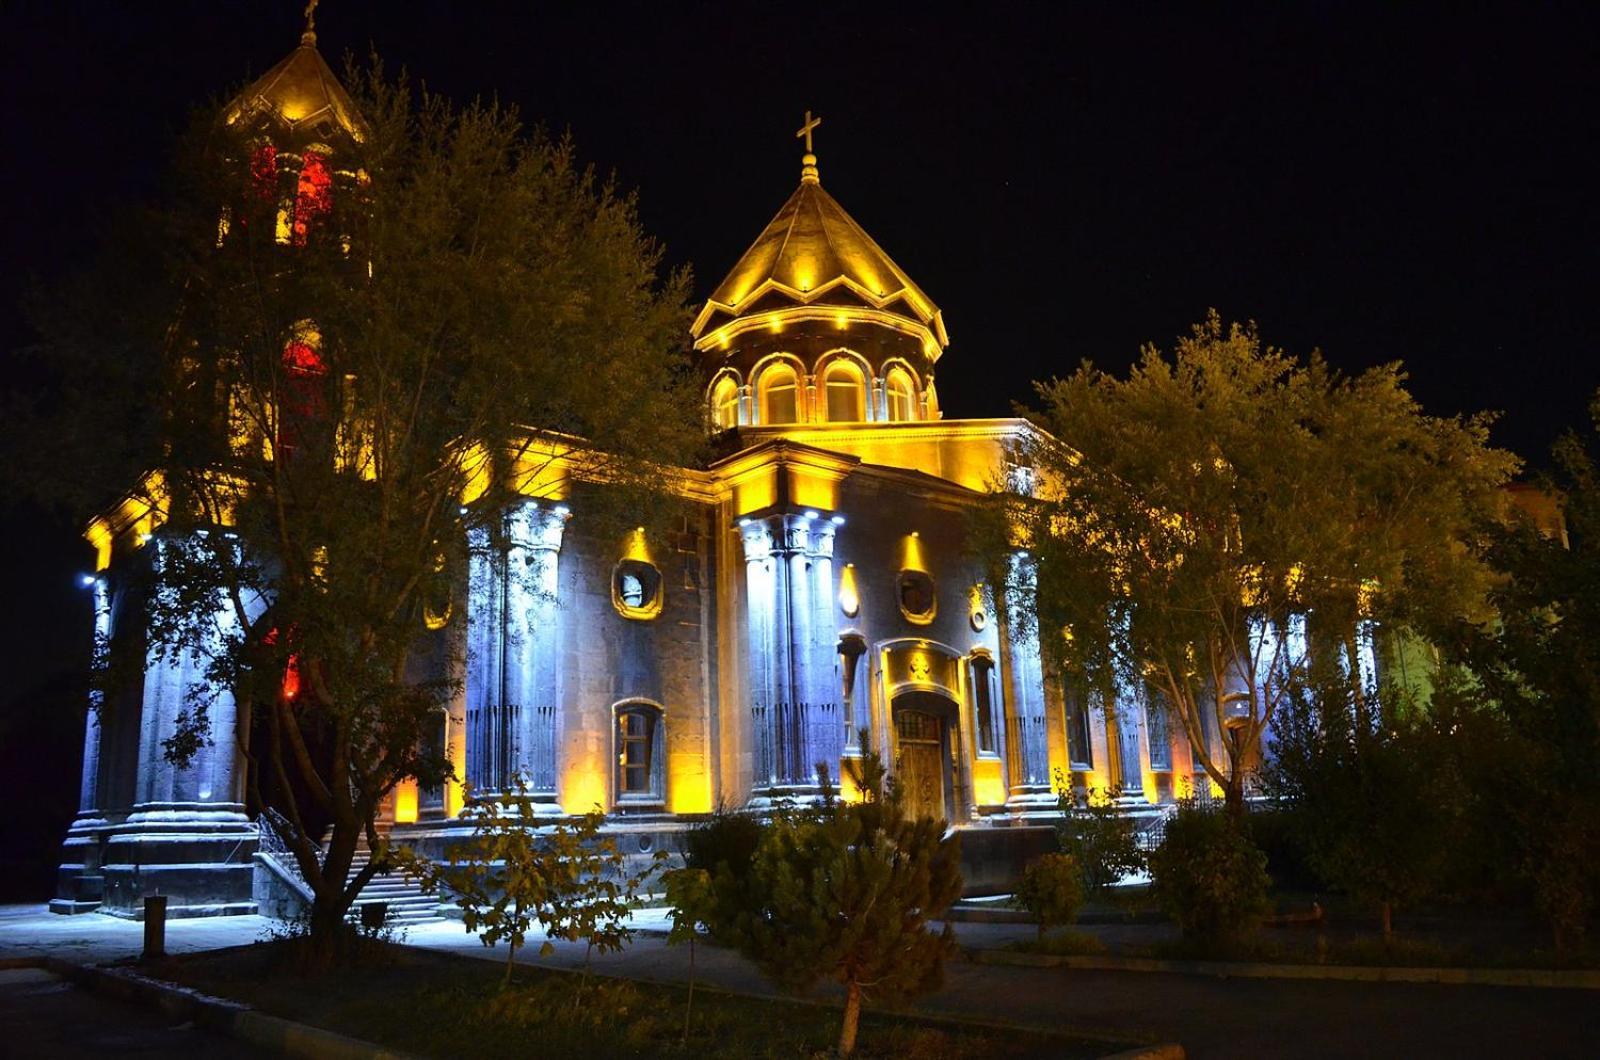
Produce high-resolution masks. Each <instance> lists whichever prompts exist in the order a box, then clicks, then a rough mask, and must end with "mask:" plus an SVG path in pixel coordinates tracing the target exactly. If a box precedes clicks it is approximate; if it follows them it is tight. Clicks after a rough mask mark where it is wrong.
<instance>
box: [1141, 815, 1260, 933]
mask: <svg viewBox="0 0 1600 1060" xmlns="http://www.w3.org/2000/svg"><path fill="white" fill-rule="evenodd" d="M1266 866H1267V858H1266V855H1264V854H1262V853H1261V851H1259V850H1257V849H1256V848H1255V847H1254V846H1252V845H1251V844H1250V840H1249V838H1248V837H1247V836H1246V835H1245V834H1244V831H1243V830H1242V829H1241V828H1240V826H1239V824H1238V822H1237V821H1235V820H1234V819H1233V818H1232V817H1231V816H1229V815H1228V814H1225V813H1219V812H1217V811H1216V810H1215V809H1213V808H1212V807H1210V806H1204V805H1201V804H1200V803H1196V802H1193V801H1186V802H1183V803H1180V804H1179V806H1178V810H1177V812H1176V813H1174V814H1173V815H1172V816H1171V817H1170V818H1168V819H1167V824H1166V835H1165V837H1164V838H1163V839H1162V842H1161V845H1160V846H1159V847H1157V848H1156V849H1155V850H1154V851H1153V852H1152V853H1151V854H1150V880H1151V891H1152V893H1153V894H1154V895H1155V897H1156V900H1157V901H1158V902H1160V903H1161V907H1162V908H1163V909H1164V910H1166V912H1167V915H1168V916H1170V917H1172V919H1173V920H1174V921H1176V922H1177V924H1178V927H1179V928H1180V929H1181V930H1182V931H1183V937H1184V938H1185V939H1186V940H1188V941H1190V942H1194V943H1198V944H1200V945H1205V946H1215V945H1218V944H1224V943H1227V942H1229V941H1231V940H1232V939H1233V938H1234V937H1236V936H1237V935H1238V934H1239V932H1240V931H1242V930H1244V929H1245V928H1246V927H1248V926H1250V925H1251V924H1252V923H1253V922H1254V921H1255V920H1256V919H1257V918H1258V917H1260V916H1261V915H1262V914H1264V913H1265V912H1266V911H1267V909H1268V902H1267V889H1268V888H1269V887H1270V886H1271V884H1272V881H1271V880H1270V879H1269V878H1268V877H1267V867H1266Z"/></svg>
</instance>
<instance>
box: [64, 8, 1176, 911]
mask: <svg viewBox="0 0 1600 1060" xmlns="http://www.w3.org/2000/svg"><path fill="white" fill-rule="evenodd" d="M236 107H237V108H238V109H239V112H240V113H249V114H258V115H265V116H266V118H268V119H274V120H276V122H277V125H276V126H275V128H279V129H280V130H281V131H282V135H283V137H284V141H283V143H282V144H281V145H280V150H279V158H280V159H282V160H288V161H287V162H286V163H285V164H292V162H293V160H294V159H295V158H296V155H295V153H294V150H298V151H299V155H298V157H300V158H302V159H308V158H311V157H313V156H312V154H311V152H310V151H309V149H305V148H304V143H303V141H304V140H305V138H306V137H316V138H318V140H319V142H334V141H335V140H336V137H337V134H338V132H339V130H340V129H348V128H350V127H351V123H353V122H357V121H359V118H358V116H356V115H355V114H354V108H353V107H352V105H351V103H350V101H349V98H348V97H347V96H346V95H345V94H344V92H343V90H342V89H341V88H340V87H339V86H338V83H337V81H336V80H335V79H334V77H333V75H332V73H331V71H329V70H328V68H327V66H326V64H325V63H324V62H323V60H322V58H321V56H320V55H319V54H318V53H317V50H316V47H315V38H314V36H313V35H311V34H309V33H308V34H307V36H306V38H305V40H304V41H303V42H302V44H301V46H300V47H299V48H297V49H296V50H295V51H294V52H293V53H292V54H291V55H290V56H289V57H288V58H286V59H285V60H284V61H283V62H282V63H280V64H279V66H277V67H275V68H274V69H273V70H272V71H269V72H268V73H267V74H266V75H265V76H264V77H263V78H261V79H260V80H259V81H258V82H256V84H254V85H252V86H251V87H250V88H249V89H247V90H246V92H245V94H244V95H243V96H241V97H240V100H239V102H238V103H237V104H236ZM808 118H809V116H808ZM813 125H814V123H812V122H810V121H809V120H808V124H807V127H806V128H805V129H803V130H802V132H803V133H804V134H806V138H807V144H806V147H807V150H806V153H805V154H804V156H803V159H802V168H801V176H800V183H799V185H798V187H797V188H796V189H795V190H794V192H793V194H792V195H790V197H789V198H788V200H787V201H786V202H785V203H784V204H783V206H782V208H781V209H780V210H779V211H778V213H777V215H776V216H775V217H774V218H773V219H772V221H771V222H770V223H769V224H768V225H767V227H766V228H765V229H764V230H763V231H762V232H761V233H760V235H759V236H758V237H757V238H756V240H755V242H754V243H753V244H752V245H751V246H750V248H749V249H748V250H747V251H746V252H745V253H744V255H743V256H742V257H741V258H739V259H738V261H737V262H736V264H735V265H734V266H733V268H732V269H731V270H730V271H729V273H728V274H727V276H726V278H725V279H724V280H723V281H722V282H721V283H720V284H719V285H718V286H717V288H716V289H715V290H714V291H713V292H712V294H711V296H710V298H709V299H708V300H707V301H706V303H705V305H704V307H703V308H702V309H701V311H700V313H699V315H698V317H697V319H696V320H695V322H694V325H693V328H692V336H691V337H692V340H693V343H694V348H695V350H696V351H697V353H698V356H699V358H700V361H701V364H702V366H703V370H704V383H705V402H706V418H707V422H708V424H709V425H710V429H711V430H712V431H713V432H714V436H715V442H716V446H715V448H716V452H717V453H718V454H720V455H719V456H718V457H717V458H716V459H714V460H713V461H712V462H711V463H709V465H708V466H705V467H699V468H685V469H681V475H680V476H679V481H680V484H681V485H680V489H681V490H682V491H683V492H684V493H685V494H686V495H687V498H688V500H689V501H690V505H689V511H690V515H689V516H687V517H686V518H685V519H684V520H683V521H682V523H681V525H680V526H679V527H678V529H677V531H676V532H673V533H670V534H658V533H651V532H646V531H643V530H640V531H635V532H634V533H632V534H630V535H627V536H625V538H624V539H622V540H612V539H607V538H604V537H602V536H598V535H595V534H586V533H584V532H582V531H581V530H580V529H579V528H580V527H581V526H582V519H581V518H579V517H580V516H581V513H582V509H583V505H584V501H585V496H586V491H588V490H594V489H600V488H603V487H601V486H595V485H574V486H572V487H571V488H570V489H567V490H565V491H564V492H560V493H558V494H556V495H551V494H550V493H548V492H546V493H544V494H542V495H541V496H539V497H537V498H533V497H530V498H528V499H527V500H525V501H523V502H521V503H519V504H516V505H513V506H512V507H511V508H509V509H508V510H506V511H505V512H503V513H502V516H501V517H502V518H503V520H504V530H505V533H504V534H501V535H495V536H494V538H493V542H491V537H490V535H489V534H488V533H487V532H479V533H478V534H477V535H476V536H475V537H474V538H473V540H471V541H469V542H468V546H469V552H470V556H471V560H470V564H469V573H468V577H467V581H468V584H467V585H466V586H464V587H462V592H461V593H460V594H459V598H461V599H464V601H465V604H466V623H465V626H466V629H465V636H466V637H467V644H468V652H467V662H466V667H467V669H466V673H465V674H464V682H463V685H464V688H463V692H462V694H461V695H460V696H459V697H458V698H457V700H456V701H455V702H453V703H452V704H451V706H450V709H449V711H448V715H447V716H446V717H444V718H442V719H441V732H440V733H439V737H438V738H439V740H440V741H441V744H442V746H444V747H445V748H446V750H447V752H448V754H449V757H450V758H451V760H452V763H453V765H454V767H455V772H456V775H457V777H458V778H460V781H464V782H465V783H467V784H470V785H471V786H472V787H473V788H474V789H475V790H486V791H494V790H503V789H504V788H506V787H507V786H508V785H509V784H510V783H511V781H512V777H513V775H520V776H522V777H524V778H525V779H526V782H527V784H528V786H529V789H530V791H531V794H532V795H533V797H534V799H535V802H536V804H537V805H538V806H539V808H540V810H541V812H544V813H547V814H550V815H560V814H570V813H581V812H585V811H588V810H590V809H591V808H593V807H595V806H599V807H601V808H602V809H603V810H604V811H605V812H606V813H607V814H608V819H609V825H608V827H610V828H612V829H614V830H616V831H617V832H619V833H623V834H625V835H626V836H628V837H630V838H629V839H628V840H627V842H631V843H633V844H635V846H634V847H628V848H627V849H630V850H637V851H644V850H648V849H649V848H650V847H651V846H653V845H656V844H661V843H663V842H669V841H670V834H671V833H672V832H674V831H681V830H682V828H684V827H686V826H687V824H689V823H691V822H693V821H695V820H697V819H699V818H700V817H701V815H704V814H707V813H709V812H711V811H713V810H714V809H716V808H718V807H749V808H753V809H756V810H760V809H763V808H767V807H770V806H772V805H773V804H774V803H775V802H776V801H778V800H782V799H804V798H807V797H810V796H814V795H815V794H816V793H817V777H816V773H815V765H816V764H817V763H819V762H820V763H824V764H826V765H827V767H828V769H829V772H830V773H831V774H832V776H834V777H835V778H837V777H839V776H840V775H841V764H842V763H843V762H844V761H845V760H847V759H849V758H851V757H854V756H859V755H860V754H861V753H862V752H863V751H865V750H866V749H868V747H870V748H872V749H875V750H877V751H878V752H879V753H881V754H882V755H883V756H884V758H885V760H886V761H888V762H890V763H891V764H892V767H893V769H894V771H895V772H896V774H897V776H898V777H899V779H900V782H901V784H902V785H903V786H904V788H905V790H906V791H907V793H908V797H909V798H910V800H911V801H912V803H913V805H914V806H915V807H916V808H917V809H919V810H921V811H924V812H927V813H930V814H934V815H936V816H940V817H943V818H945V819H947V820H949V821H950V823H951V825H952V826H953V827H956V828H961V829H969V830H972V835H973V839H974V840H978V839H980V837H981V836H982V835H986V834H995V833H998V832H999V831H1000V830H1002V829H1006V828H1011V827H1014V826H1016V825H1018V824H1021V823H1023V822H1027V821H1029V820H1031V819H1036V818H1039V817H1042V816H1048V815H1052V814H1053V813H1054V811H1055V791H1054V785H1055V784H1056V783H1057V781H1058V778H1063V779H1064V778H1071V782H1072V783H1074V784H1076V785H1077V786H1080V787H1084V788H1097V789H1102V790H1106V789H1111V788H1117V789H1120V790H1121V791H1122V793H1123V797H1124V799H1125V800H1126V801H1127V803H1128V805H1129V807H1130V809H1135V808H1138V807H1151V806H1153V805H1157V804H1160V803H1163V802H1170V801H1171V800H1172V799H1173V798H1174V797H1175V796H1176V795H1179V794H1182V793H1184V792H1185V791H1188V790H1191V785H1192V784H1193V783H1194V781H1195V780H1196V779H1202V781H1203V778H1200V777H1199V775H1198V773H1197V770H1196V769H1195V766H1194V764H1193V763H1192V761H1191V759H1190V755H1189V752H1188V749H1187V746H1186V745H1185V743H1184V737H1183V734H1182V732H1181V729H1180V727H1179V726H1177V725H1168V724H1167V723H1166V721H1165V719H1163V718H1161V717H1159V716H1154V715H1152V714H1150V713H1148V712H1147V711H1146V709H1145V704H1144V703H1143V701H1142V700H1140V699H1133V698H1130V699H1129V701H1128V702H1124V703H1116V704H1110V705H1109V706H1107V705H1093V706H1090V707H1085V708H1078V707H1075V706H1072V705H1070V704H1069V703H1068V702H1067V701H1066V700H1065V698H1064V697H1063V695H1062V693H1061V690H1060V687H1059V684H1058V683H1056V682H1052V681H1049V680H1047V678H1046V674H1045V673H1044V671H1043V668H1042V665H1041V660H1040V653H1039V646H1038V643H1037V641H1036V640H1035V639H1034V637H1033V636H1032V635H1031V634H1026V633H1023V632H1020V631H1018V630H1015V629H1012V628H1010V627H1008V626H1007V624H1006V622H1005V621H1004V616H1003V614H1002V609H999V608H997V607H996V606H995V603H996V601H995V600H994V595H993V589H992V587H991V586H990V585H988V584H986V581H985V573H984V570H983V567H982V565H981V564H980V563H979V561H978V560H977V559H976V558H974V557H973V556H972V555H971V554H969V552H968V550H967V542H966V534H967V514H968V513H969V512H970V511H971V510H972V509H973V508H974V506H976V505H977V504H979V503H980V502H981V501H982V499H983V497H984V495H985V494H986V493H988V492H989V491H991V490H992V489H993V488H995V487H996V485H997V484H1000V483H1003V482H1005V481H1006V476H1007V475H1008V474H1010V473H1014V469H1010V468H1009V467H1008V452H1009V451H1010V449H1011V447H1012V446H1014V445H1015V444H1017V443H1019V442H1022V441H1024V440H1025V439H1026V437H1027V435H1028V432H1029V431H1030V430H1031V428H1030V427H1029V425H1028V424H1026V423H1025V422H1024V421H1022V420H1017V419H982V420H964V419H948V418H945V416H944V414H943V410H942V408H941V406H940V402H939V398H938V391H937V387H936V375H937V368H938V364H939V361H940V359H941V358H942V357H943V355H944V354H945V351H946V347H947V346H948V344H949V336H948V334H947V332H946V329H945V324H944V320H943V317H942V315H941V313H940V311H939V309H938V307H937V306H936V305H935V304H934V302H933V301H932V300H931V299H930V298H929V297H928V295H927V294H925V293H924V292H923V291H922V290H921V289H920V288H919V287H918V286H917V285H916V283H915V282H913V281H912V280H911V278H910V277H909V276H908V275H907V274H906V273H905V272H904V271H903V270H902V269H901V268H900V266H899V265H898V264H896V263H895V262H894V261H893V260H892V259H891V258H890V257H889V256H888V255H887V254H886V253H885V252H884V250H883V249H882V248H880V247H879V246H878V245H877V243H876V242H874V241H873V239H872V238H871V237H870V236H869V235H868V234H867V232H866V231H865V230H864V229H863V228H861V226H860V225H858V224H857V223H856V222H855V221H854V220H853V219H852V218H851V217H850V215H849V214H847V213H846V212H845V210H844V208H843V207H842V206H840V204H839V203H838V202H837V201H835V200H834V198H833V197H832V196H831V195H829V194H828V192H827V191H826V190H825V189H824V186H823V184H822V181H821V175H820V171H819V168H818V164H817V159H816V156H815V155H814V154H813V153H812V152H811V151H810V149H809V148H810V137H809V131H810V129H811V128H812V127H813ZM296 136H299V137H300V138H301V139H300V141H296V140H295V137H296ZM291 149H294V150H291ZM89 537H90V540H91V542H92V543H93V544H94V545H95V546H96V548H97V550H98V552H99V555H100V563H99V570H98V572H97V574H96V575H95V576H93V578H92V580H91V588H92V591H93V595H94V600H95V610H94V614H95V622H96V628H97V632H98V633H99V634H100V635H102V636H106V637H109V636H111V635H113V634H114V633H115V626H116V625H117V624H118V623H128V622H137V621H138V614H137V608H135V607H132V606H131V605H126V604H127V602H126V601H125V600H123V599H122V598H121V596H120V595H119V592H118V588H117V586H118V567H119V565H120V564H123V563H131V562H139V561H140V558H139V557H140V554H141V552H144V550H151V549H155V550H159V548H160V527H159V520H158V516H156V515H155V514H153V513H151V512H149V511H143V510H138V509H136V508H132V507H129V506H128V505H124V506H122V507H121V508H119V509H117V510H114V511H112V512H109V513H107V514H106V515H105V516H104V517H103V518H101V519H98V520H96V521H95V523H94V524H93V525H92V526H91V527H90V530H89ZM494 542H500V543H501V544H495V543H494ZM145 554H146V555H148V553H147V552H146V553H145ZM1017 562H1025V559H1024V558H1023V557H1020V556H1019V557H1018V559H1017ZM202 672H203V660H201V659H198V658H188V657H179V658H176V659H166V660H163V661H160V662H155V661H152V662H151V664H150V665H149V666H148V667H147V668H146V672H145V675H144V680H143V682H142V684H140V685H138V687H134V688H130V689H129V690H127V692H126V693H124V694H122V695H121V696H120V697H119V698H118V700H117V701H116V702H114V703H106V704H103V705H102V708H103V709H101V710H99V711H97V712H91V715H90V719H89V724H88V728H87V732H86V737H85V744H84V758H83V782H82V788H81V802H80V812H79V815H78V818H77V820H76V821H75V823H74V824H73V826H72V829H71V832H70V834H69V835H68V837H67V840H66V844H65V848H64V853H63V864H62V866H61V870H60V891H59V897H58V898H57V900H56V901H55V902H54V903H53V908H56V909H57V910H58V911H61V912H75V911H82V910H87V909H95V908H100V909H103V910H105V911H109V912H117V913H122V914H124V915H137V911H138V907H139V903H140V901H141V899H142V896H143V895H145V894H150V893H162V894H166V895H169V901H170V908H171V909H172V912H173V914H174V915H206V914H225V913H233V912H247V911H253V910H254V909H255V907H256V904H255V903H256V899H255V897H253V895H254V894H255V893H256V892H255V891H254V890H253V883H252V881H253V879H254V878H255V877H256V876H257V875H258V874H259V873H260V872H261V871H262V869H261V867H260V861H261V859H260V858H259V857H257V856H256V855H257V853H258V846H259V844H260V842H261V833H260V826H259V824H258V821H257V820H256V819H253V816H252V813H251V812H247V807H246V805H245V800H244V795H243V791H244V784H243V775H242V772H243V764H242V762H241V761H240V759H239V756H238V754H237V753H236V751H235V750H234V749H233V743H232V741H231V740H230V739H225V738H219V739H217V740H216V741H215V742H214V743H213V744H212V745H211V746H208V747H205V748H203V749H202V751H201V753H200V754H199V755H198V756H197V757H196V758H195V760H194V761H193V762H192V763H191V764H190V765H189V766H187V767H185V768H183V769H177V768H174V767H172V766H171V765H169V764H168V763H167V762H166V761H165V760H164V758H163V753H162V752H163V749H162V741H163V740H164V739H165V738H166V737H168V736H170V735H171V734H172V732H173V731H174V730H175V726H176V724H177V714H178V712H179V711H180V710H181V709H182V704H183V693H184V689H185V688H187V687H188V685H189V684H190V683H192V681H193V680H195V678H196V677H197V675H199V674H200V673H202ZM232 714H233V705H232V700H231V698H230V696H229V695H228V694H227V693H226V692H224V693H222V694H220V695H219V697H218V699H217V701H216V703H215V704H214V705H213V707H212V717H213V723H214V725H215V726H217V731H218V732H227V731H228V728H227V727H228V726H229V725H230V724H231V722H232ZM863 740H864V741H865V743H863V742H862V741H863ZM847 794H848V792H847ZM462 799H463V788H462V785H461V783H460V782H457V783H452V784H448V785H446V786H445V787H443V788H440V789H437V790H431V791H430V790H418V789H417V788H416V787H415V786H414V785H411V786H407V785H402V786H401V787H400V788H399V789H397V790H396V792H395V793H394V795H393V797H392V798H391V800H390V802H389V804H388V806H387V808H386V810H385V818H386V824H387V825H388V826H389V827H390V828H391V830H392V834H393V836H394V837H395V838H396V839H408V840H409V841H412V842H416V843H418V844H419V845H420V846H422V847H423V848H424V849H428V848H430V847H435V846H438V845H442V844H447V843H448V842H449V840H450V839H451V838H452V837H453V836H458V835H460V834H461V829H460V828H459V827H458V826H457V825H456V824H455V823H454V822H455V818H456V814H457V813H458V812H459V810H460V808H461V805H462ZM973 849H974V850H975V851H978V852H979V853H978V854H977V855H974V856H980V857H981V856H982V855H981V851H982V850H983V849H985V847H984V845H983V843H981V842H976V843H975V844H974V845H973Z"/></svg>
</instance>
